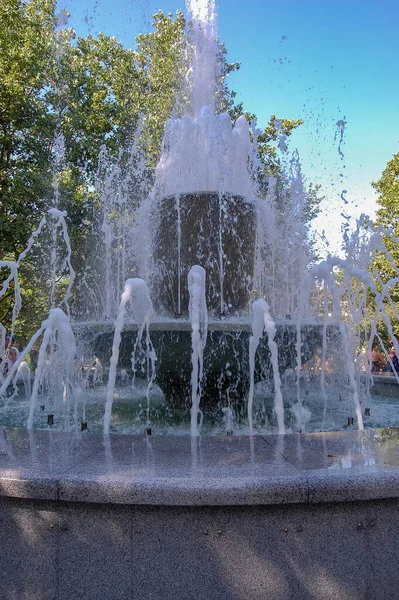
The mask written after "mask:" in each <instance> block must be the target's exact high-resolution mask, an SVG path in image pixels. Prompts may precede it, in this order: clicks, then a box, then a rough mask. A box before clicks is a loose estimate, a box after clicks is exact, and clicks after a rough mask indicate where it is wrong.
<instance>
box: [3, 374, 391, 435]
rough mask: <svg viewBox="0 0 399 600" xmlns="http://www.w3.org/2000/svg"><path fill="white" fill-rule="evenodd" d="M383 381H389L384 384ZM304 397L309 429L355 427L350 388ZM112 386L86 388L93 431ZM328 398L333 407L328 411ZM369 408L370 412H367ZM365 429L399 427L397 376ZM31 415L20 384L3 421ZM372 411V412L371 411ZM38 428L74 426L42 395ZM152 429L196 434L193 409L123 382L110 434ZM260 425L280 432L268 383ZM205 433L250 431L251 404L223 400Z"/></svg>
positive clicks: (258, 392) (259, 396)
mask: <svg viewBox="0 0 399 600" xmlns="http://www.w3.org/2000/svg"><path fill="white" fill-rule="evenodd" d="M381 381H382V382H383V383H381ZM282 392H283V397H284V407H285V425H286V428H287V429H286V432H287V433H289V432H296V431H298V428H297V427H296V419H295V414H294V411H293V410H292V406H293V405H294V404H295V402H296V397H297V388H296V385H295V383H294V382H293V381H286V382H284V383H283V388H282ZM301 396H302V402H303V406H304V410H305V413H306V415H308V422H307V424H306V431H307V432H318V431H342V430H347V429H355V428H356V425H350V424H349V425H348V417H352V416H354V414H355V411H354V406H353V402H352V401H351V398H350V394H349V393H348V392H347V391H346V392H345V388H343V387H342V386H338V385H335V386H334V385H331V386H330V387H329V388H328V390H327V391H326V396H325V398H323V396H322V394H321V391H320V385H319V381H315V380H314V379H312V380H311V381H306V380H304V381H303V382H301ZM105 397H106V387H105V386H103V385H98V386H95V387H92V388H89V389H86V390H85V391H84V406H85V409H84V410H85V412H84V413H83V412H82V411H81V410H80V413H79V422H80V421H81V420H84V421H85V422H87V430H88V431H90V432H95V433H101V432H102V428H103V416H104V407H105ZM325 402H326V405H327V408H326V410H325ZM366 408H367V409H369V411H366ZM362 412H363V417H364V426H365V427H390V426H399V386H398V385H397V384H396V382H395V381H393V380H392V378H385V379H383V378H381V380H380V382H379V383H377V384H376V385H375V387H374V388H372V389H371V395H370V396H369V397H368V399H366V398H364V399H363V400H362ZM28 413H29V401H28V400H27V398H26V396H25V394H24V390H23V388H22V387H20V386H18V388H17V390H16V393H15V394H14V395H13V396H11V397H9V398H7V399H4V400H3V403H2V406H1V408H0V425H3V426H7V427H25V426H26V423H27V417H28ZM367 413H369V414H367ZM49 414H52V415H54V417H53V418H54V424H52V425H49V424H48V415H49ZM34 427H35V428H37V429H59V430H65V429H70V428H71V427H73V424H72V421H71V420H70V421H69V423H68V422H67V419H66V418H65V415H63V414H62V413H60V411H59V410H57V408H56V407H55V406H53V404H52V403H51V402H50V401H49V398H48V397H46V396H45V395H44V396H41V397H39V400H38V405H37V410H36V414H35V419H34ZM148 427H150V428H151V432H152V434H155V435H157V434H158V435H159V434H161V435H165V434H171V433H173V434H175V435H176V434H178V435H179V434H181V435H187V434H189V433H190V410H189V408H180V409H179V408H170V407H168V406H167V405H166V403H165V400H164V397H163V394H162V392H161V390H160V389H159V388H158V387H157V386H154V387H153V389H152V390H151V395H150V403H149V411H148V405H147V398H146V383H145V382H142V381H137V382H136V383H135V386H134V387H132V386H131V385H130V384H126V385H123V386H119V387H118V388H117V389H116V390H115V396H114V402H113V407H112V419H111V426H110V432H111V433H119V434H132V433H135V434H138V433H143V432H145V430H146V429H147V428H148ZM254 429H255V432H256V433H259V434H276V433H278V428H277V423H276V418H275V414H274V410H273V390H272V388H271V387H270V386H268V385H267V384H266V383H262V384H258V385H257V386H256V389H255V398H254ZM201 432H202V433H203V434H208V435H221V434H226V433H227V432H232V433H233V434H234V435H240V434H247V433H248V432H249V429H248V420H247V416H246V407H245V402H243V404H242V406H241V409H240V411H239V412H237V410H234V408H232V407H230V408H229V407H227V406H223V405H220V404H218V402H217V400H216V401H215V407H214V408H213V409H208V410H204V414H203V425H202V430H201Z"/></svg>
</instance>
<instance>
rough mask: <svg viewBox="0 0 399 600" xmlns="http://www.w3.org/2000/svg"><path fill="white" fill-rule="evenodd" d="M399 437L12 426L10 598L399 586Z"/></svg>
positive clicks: (2, 588) (4, 582)
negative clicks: (147, 433) (149, 433)
mask: <svg viewBox="0 0 399 600" xmlns="http://www.w3.org/2000/svg"><path fill="white" fill-rule="evenodd" d="M398 441H399V429H398V428H388V429H379V430H375V429H369V430H366V431H363V432H359V431H350V432H336V433H322V434H295V435H285V436H265V437H263V436H254V437H246V436H242V437H238V436H237V437H235V436H233V437H225V436H213V437H201V438H197V439H191V438H190V437H188V436H181V437H176V436H161V437H151V438H149V437H143V436H130V435H128V436H118V435H115V436H102V435H94V434H90V433H87V432H84V433H80V432H76V433H62V432H57V431H31V432H28V431H26V430H24V429H6V428H0V442H1V445H0V517H1V524H2V526H1V528H0V544H1V548H2V552H1V553H0V569H1V573H2V577H1V578H0V597H1V598H2V599H3V598H4V600H11V599H13V598H18V599H28V598H29V599H32V598H34V599H40V600H47V599H51V598H58V599H59V600H64V599H65V600H66V599H68V600H70V599H71V598H76V599H80V598H85V599H88V600H91V599H93V600H98V599H99V598H101V600H108V599H109V600H111V599H116V598H117V599H121V598H129V599H130V598H131V599H133V598H134V599H139V600H141V599H143V600H144V599H147V598H150V597H152V598H164V599H166V600H169V599H173V600H175V599H176V598H196V599H198V600H209V598H217V599H221V600H231V599H237V600H247V599H248V598H255V599H258V598H259V600H260V599H263V598H273V599H276V600H286V599H292V600H294V599H309V600H310V599H313V598H323V600H324V599H327V600H329V599H331V600H349V599H351V600H352V599H359V600H360V599H363V598H367V599H371V600H372V599H375V600H377V599H380V598H387V599H388V598H392V599H394V598H397V589H398V587H397V586H398V574H397V560H396V558H397V556H398V552H399V521H398V518H397V515H398V509H399V503H398V498H399V453H398V448H399V444H398Z"/></svg>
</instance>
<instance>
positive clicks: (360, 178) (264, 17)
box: [60, 0, 399, 244]
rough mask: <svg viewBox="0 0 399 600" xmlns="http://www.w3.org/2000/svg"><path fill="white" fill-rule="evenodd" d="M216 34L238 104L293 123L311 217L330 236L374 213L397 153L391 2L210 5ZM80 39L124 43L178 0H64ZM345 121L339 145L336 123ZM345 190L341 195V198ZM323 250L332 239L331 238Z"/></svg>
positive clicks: (396, 10)
mask: <svg viewBox="0 0 399 600" xmlns="http://www.w3.org/2000/svg"><path fill="white" fill-rule="evenodd" d="M216 2H217V10H218V30H219V37H220V40H221V41H224V42H225V44H226V48H227V51H228V60H230V61H239V62H241V69H240V71H239V72H238V73H235V74H233V75H232V76H231V79H230V84H231V87H232V88H233V89H234V90H235V91H236V92H237V98H238V100H242V101H243V102H244V107H245V109H246V110H248V111H250V112H254V113H255V114H256V115H257V117H258V125H259V126H260V127H264V126H265V125H266V124H267V121H268V119H269V117H270V115H271V114H272V113H275V114H277V115H278V116H280V117H285V118H295V119H298V118H301V119H303V120H304V125H302V126H301V127H300V128H299V129H298V130H297V131H296V132H295V133H294V134H293V136H292V139H291V141H290V148H291V149H294V148H298V150H299V154H300V157H301V161H302V165H303V170H304V174H305V176H306V178H307V180H308V181H309V182H310V181H314V182H319V183H321V185H322V189H323V193H324V194H325V195H326V201H325V203H324V206H323V217H322V218H320V219H319V221H318V228H319V230H320V232H321V231H322V230H325V232H326V235H327V237H328V238H330V239H331V240H334V239H336V238H337V236H338V233H339V228H340V222H341V218H340V215H341V213H344V214H350V215H352V216H356V215H358V214H360V213H361V212H366V213H367V214H370V215H371V216H373V215H374V210H375V208H376V204H375V194H374V192H373V190H372V188H371V186H370V182H371V181H375V180H377V179H378V178H379V177H380V175H381V173H382V171H383V169H384V167H385V165H386V162H387V161H388V160H389V159H390V158H392V155H393V154H395V153H397V152H399V32H398V24H399V2H398V0H216ZM60 6H65V7H66V8H67V9H68V10H69V11H70V12H71V21H70V23H71V25H72V26H73V27H75V29H76V30H77V31H78V33H80V34H81V35H85V34H86V33H87V32H89V31H90V32H91V33H93V34H96V33H97V32H98V31H103V32H104V33H107V34H109V35H115V36H116V37H118V38H119V39H120V40H121V41H122V42H123V43H124V44H125V45H127V46H130V47H134V39H135V36H136V35H137V34H138V33H139V32H141V31H150V30H151V15H152V14H153V13H155V12H156V11H157V10H158V9H159V8H161V9H162V10H163V11H164V12H166V13H167V12H172V13H175V12H176V10H177V9H178V8H181V9H182V10H183V11H184V12H185V3H184V0H180V1H176V0H87V1H83V2H82V0H64V1H63V2H60ZM340 121H341V126H342V121H345V122H346V123H345V127H344V132H343V141H342V143H341V145H339V141H340V137H341V130H340V129H339V127H338V126H337V123H338V122H340ZM344 190H346V192H343V191H344ZM333 244H337V242H334V241H333Z"/></svg>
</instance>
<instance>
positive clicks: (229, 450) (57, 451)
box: [0, 427, 399, 506]
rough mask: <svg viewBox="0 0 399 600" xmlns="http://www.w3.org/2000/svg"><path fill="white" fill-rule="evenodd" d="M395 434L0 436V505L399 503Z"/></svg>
mask: <svg viewBox="0 0 399 600" xmlns="http://www.w3.org/2000/svg"><path fill="white" fill-rule="evenodd" d="M398 441H399V428H385V429H367V430H365V431H363V432H359V431H346V432H334V433H314V434H292V435H285V436H277V435H276V436H252V437H250V436H208V437H205V436H204V437H199V438H197V439H193V438H191V437H189V436H147V437H145V436H137V435H125V436H122V435H111V436H102V435H96V434H91V433H88V432H83V433H80V432H76V433H63V432H58V431H51V430H48V431H47V430H46V431H43V430H41V431H39V430H37V431H36V430H35V431H27V430H25V429H8V428H4V427H3V428H0V496H3V497H14V498H26V499H40V500H62V501H67V502H90V503H104V504H120V505H154V506H156V505H159V506H162V505H164V506H167V505H168V506H178V505H180V506H218V505H220V506H223V505H231V506H234V505H279V504H295V503H323V502H343V501H351V500H375V499H385V498H396V497H398V496H399V444H398Z"/></svg>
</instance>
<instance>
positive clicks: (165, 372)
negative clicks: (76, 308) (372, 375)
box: [75, 318, 338, 416]
mask: <svg viewBox="0 0 399 600" xmlns="http://www.w3.org/2000/svg"><path fill="white" fill-rule="evenodd" d="M322 328H323V327H322V325H321V324H316V323H309V324H303V325H301V362H302V364H304V363H307V362H308V361H309V360H310V359H311V358H312V357H313V356H314V354H315V352H316V350H319V349H320V347H321V345H322V335H323V334H322ZM276 330H277V333H276V338H275V340H276V343H277V347H278V366H279V371H280V373H284V372H286V371H287V370H289V369H295V368H296V365H297V357H296V340H297V328H296V325H295V324H294V323H292V322H290V321H286V322H284V323H278V324H277V325H276ZM113 331H114V329H113V325H112V324H107V323H100V324H99V323H95V324H90V323H86V324H79V326H75V332H76V335H77V337H78V339H79V340H82V341H83V343H84V345H85V346H86V348H85V352H86V353H87V352H88V353H89V354H91V355H92V356H96V357H97V358H99V359H100V360H101V362H102V363H103V364H104V365H106V366H108V365H109V360H110V356H111V348H112V340H113ZM136 331H137V326H136V325H135V324H133V323H131V324H126V325H125V327H124V330H123V332H122V341H121V345H120V352H119V363H118V367H119V369H130V368H131V367H132V359H131V357H132V352H133V349H134V345H135V342H136V337H137V336H136ZM251 335H252V327H251V321H250V319H249V318H247V319H246V318H241V319H223V320H221V319H217V320H213V321H210V322H209V325H208V336H207V342H206V346H205V350H204V377H203V381H202V388H201V408H204V409H212V408H215V407H219V406H231V407H232V408H233V409H234V410H235V412H236V414H237V415H238V416H239V415H242V414H243V413H245V412H246V401H247V398H248V392H249V385H250V371H249V338H250V336H251ZM150 337H151V342H152V344H153V346H154V348H155V352H156V355H157V363H156V378H155V382H156V384H157V385H158V386H159V387H160V388H161V389H162V391H163V393H164V395H165V399H166V403H167V405H168V406H169V407H171V408H188V407H189V406H191V396H192V393H191V370H192V363H191V353H192V349H191V323H190V322H189V321H188V320H184V319H168V320H162V321H161V320H159V321H154V322H152V323H151V324H150ZM327 338H328V340H329V343H330V344H332V343H333V342H334V341H335V340H337V339H338V328H337V326H336V325H335V324H331V325H329V326H328V327H327ZM145 344H146V341H145V340H144V341H143V345H142V346H143V347H142V351H141V353H140V352H139V353H138V355H139V358H137V359H136V361H135V369H136V373H137V375H138V376H140V375H143V376H145V375H146V365H147V363H146V360H145ZM136 356H137V353H136ZM254 377H255V382H259V381H264V380H270V379H272V365H271V361H270V351H269V347H268V339H267V334H266V333H265V334H264V335H263V337H262V338H261V340H260V343H259V347H258V349H257V353H256V361H255V373H254Z"/></svg>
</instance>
